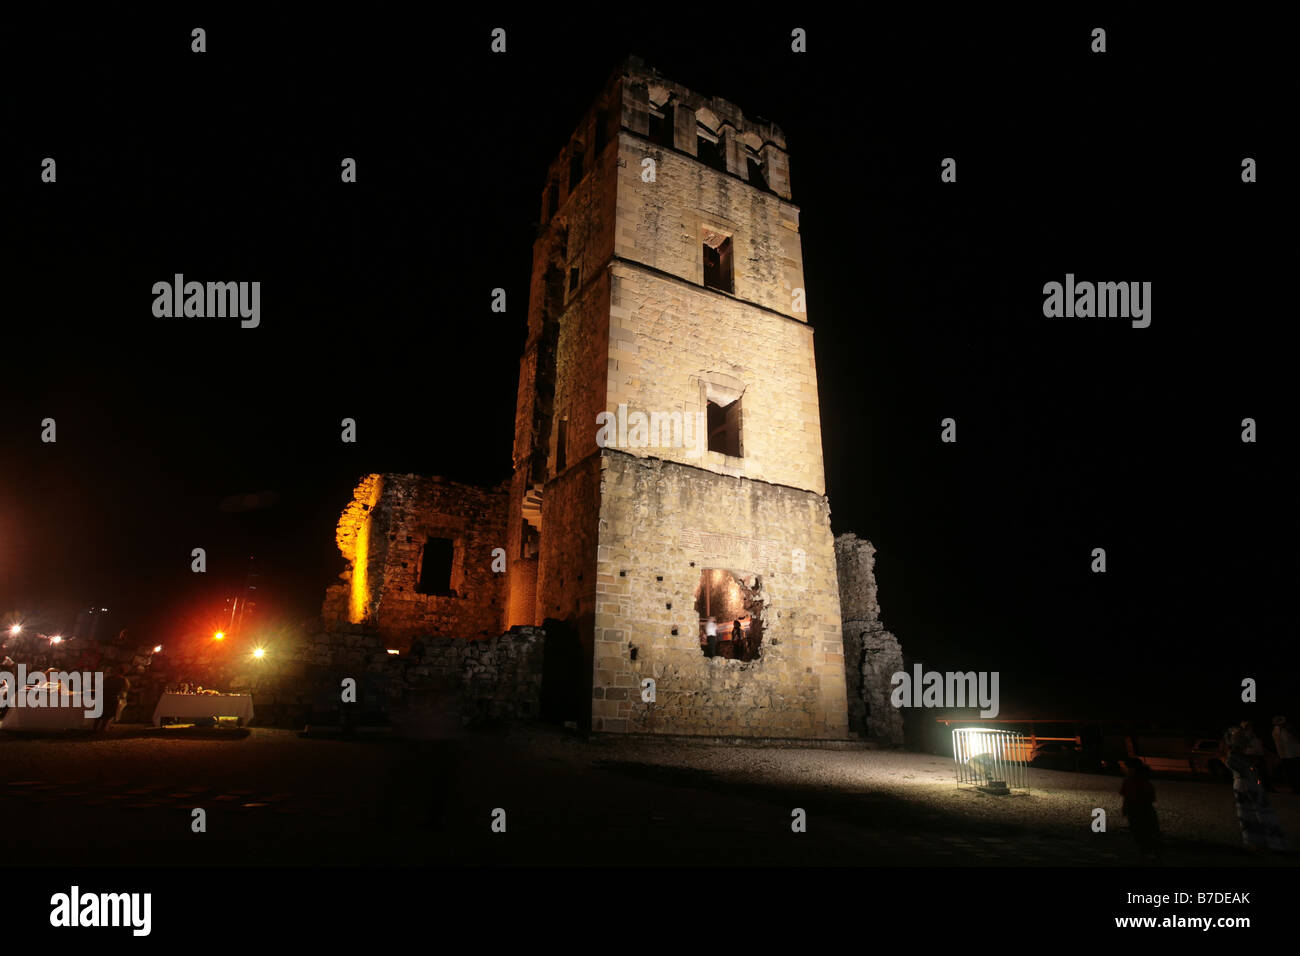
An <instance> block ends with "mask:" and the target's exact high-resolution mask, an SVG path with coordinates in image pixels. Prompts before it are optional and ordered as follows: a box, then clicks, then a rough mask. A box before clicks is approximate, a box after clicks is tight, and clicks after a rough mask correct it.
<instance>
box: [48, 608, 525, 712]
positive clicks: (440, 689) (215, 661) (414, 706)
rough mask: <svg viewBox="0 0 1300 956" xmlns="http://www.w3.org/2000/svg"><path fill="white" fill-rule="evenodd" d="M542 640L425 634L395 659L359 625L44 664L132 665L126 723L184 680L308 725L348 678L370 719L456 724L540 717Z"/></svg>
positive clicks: (122, 650) (110, 651)
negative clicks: (262, 652) (241, 643)
mask: <svg viewBox="0 0 1300 956" xmlns="http://www.w3.org/2000/svg"><path fill="white" fill-rule="evenodd" d="M545 641H546V632H545V631H543V630H542V629H541V628H534V627H518V628H512V629H511V630H510V631H509V632H507V633H505V634H499V635H494V636H493V637H491V638H488V639H486V640H477V641H467V640H464V639H461V638H428V639H424V640H422V641H421V644H422V645H423V647H422V649H420V648H417V654H415V655H403V656H396V655H392V654H389V653H388V652H387V649H386V647H385V643H386V642H385V640H384V639H382V638H381V637H380V636H379V635H378V634H376V633H374V632H372V631H369V630H368V629H365V628H359V629H354V630H343V631H327V632H326V631H322V632H318V633H315V634H299V635H297V636H289V637H281V638H280V639H278V640H277V641H276V643H275V644H274V645H273V647H272V648H271V649H270V650H269V652H268V654H267V656H266V657H264V658H261V659H254V658H252V657H251V656H250V655H248V654H247V653H243V652H242V651H241V652H237V653H231V649H229V648H225V647H222V646H220V645H217V644H214V643H213V642H211V641H195V642H193V643H191V644H188V645H186V644H177V645H174V646H171V647H169V648H165V649H164V651H163V652H161V653H157V654H154V653H150V651H149V649H148V648H136V647H127V646H117V645H93V646H92V647H89V648H75V647H74V648H69V649H67V650H65V649H62V648H61V649H60V650H59V651H57V652H56V653H55V654H54V655H49V659H48V660H45V659H42V660H41V661H40V662H39V663H40V664H42V665H45V666H48V665H51V664H52V665H54V666H57V667H60V668H63V669H72V668H73V667H74V666H75V667H76V669H78V670H91V671H94V670H102V671H104V672H106V673H107V672H108V671H110V670H112V669H115V668H117V667H119V666H122V665H125V666H126V667H127V668H128V669H129V674H128V676H129V678H130V680H131V689H130V691H129V693H128V695H127V704H126V709H125V710H124V711H123V713H122V721H123V723H148V722H149V721H151V720H152V719H153V712H154V708H155V707H156V706H157V704H158V698H159V697H160V696H161V695H162V693H163V691H164V690H165V689H166V687H167V686H168V685H169V684H180V683H182V682H185V683H189V684H192V685H195V686H203V687H207V688H211V689H214V690H220V691H223V692H233V693H250V694H252V695H253V706H254V709H255V711H256V714H255V717H254V722H255V723H256V724H258V725H260V726H279V727H299V728H301V727H302V726H303V725H304V724H306V723H309V722H311V721H312V720H313V719H316V720H320V719H322V717H323V719H324V720H326V721H327V722H328V721H332V720H333V719H336V717H337V714H338V707H339V704H340V703H341V693H342V680H343V679H344V678H345V677H351V678H353V679H354V680H356V681H357V684H358V688H359V690H360V693H361V699H360V700H359V702H358V703H359V707H360V709H361V710H364V711H365V712H366V713H368V714H370V715H372V716H374V715H380V716H381V717H388V716H391V718H392V721H393V723H395V724H398V725H402V724H408V723H411V722H412V720H415V721H416V722H420V723H423V722H426V720H427V718H436V719H437V720H439V722H441V723H443V724H445V725H447V726H459V725H461V724H472V723H475V722H478V721H482V720H488V719H519V720H526V719H533V718H535V717H536V716H537V715H538V711H539V701H540V696H541V686H542V664H543V658H544V650H545ZM69 643H75V642H69ZM35 663H38V662H33V666H34V665H35ZM313 714H315V715H316V716H315V718H313ZM446 718H450V723H449V724H448V723H447V721H446Z"/></svg>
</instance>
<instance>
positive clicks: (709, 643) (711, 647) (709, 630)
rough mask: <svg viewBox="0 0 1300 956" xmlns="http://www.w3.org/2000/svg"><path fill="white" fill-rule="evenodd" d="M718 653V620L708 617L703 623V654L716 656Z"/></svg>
mask: <svg viewBox="0 0 1300 956" xmlns="http://www.w3.org/2000/svg"><path fill="white" fill-rule="evenodd" d="M717 653H718V620H717V618H713V617H711V618H709V620H708V622H707V623H706V624H705V625H704V656H705V657H716V656H717Z"/></svg>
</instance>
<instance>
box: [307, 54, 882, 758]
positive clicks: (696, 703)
mask: <svg viewBox="0 0 1300 956" xmlns="http://www.w3.org/2000/svg"><path fill="white" fill-rule="evenodd" d="M541 202H542V210H541V211H542V215H541V222H542V225H541V228H540V230H539V233H538V237H537V240H536V242H535V244H534V255H533V273H532V281H531V287H530V289H531V291H530V301H529V309H528V335H527V341H526V344H525V348H524V354H523V356H522V358H521V360H520V373H519V391H518V402H517V406H516V423H515V439H514V451H513V461H514V471H513V475H512V477H511V478H510V479H509V480H508V482H507V483H506V484H505V485H503V486H502V488H501V489H494V490H488V491H484V490H481V489H479V490H473V489H467V488H466V486H452V485H451V484H450V483H440V484H438V485H436V486H430V487H423V486H420V485H419V484H418V481H417V480H416V479H415V476H383V477H382V482H383V483H384V487H382V488H381V489H380V490H379V492H378V497H377V499H376V501H377V502H378V504H377V506H376V505H374V504H371V505H370V507H369V509H367V508H363V507H362V506H363V505H365V504H366V503H367V502H368V501H369V498H370V497H374V496H375V494H376V492H375V488H374V487H373V486H372V485H368V484H366V483H365V482H363V483H362V486H361V487H359V488H358V491H357V495H358V497H357V500H356V501H354V503H353V505H351V506H350V510H349V511H348V512H345V514H344V519H343V521H342V522H341V523H340V532H339V536H340V537H339V541H340V548H341V549H342V550H343V552H344V555H345V556H347V557H349V558H350V559H351V560H353V567H354V568H355V567H356V561H355V558H354V556H353V555H349V553H348V543H349V542H354V541H356V540H358V539H359V538H361V537H365V534H366V532H365V531H364V530H363V525H364V524H365V515H367V514H369V513H370V511H374V510H377V511H378V513H379V514H380V515H381V516H382V522H383V524H382V527H378V525H377V527H376V529H375V530H373V531H371V532H370V533H369V537H368V541H369V545H368V547H369V549H370V550H369V554H368V564H367V566H368V568H369V571H368V576H365V584H366V587H365V588H362V589H361V590H362V591H366V590H367V589H368V594H358V587H357V580H358V578H357V576H356V574H355V572H353V573H352V575H351V576H349V575H345V581H344V582H343V583H342V584H340V585H338V586H336V588H335V589H333V590H332V591H331V595H330V597H329V598H327V601H326V609H325V610H326V617H327V619H331V620H334V621H338V620H341V619H343V617H344V616H345V615H346V614H347V613H348V609H349V608H352V609H353V612H352V613H353V616H352V618H351V621H352V623H354V624H355V623H356V622H357V615H356V612H355V608H357V607H358V606H360V605H361V604H364V606H365V608H366V609H367V610H366V611H365V612H364V614H363V615H362V617H363V618H364V622H363V623H364V625H366V626H373V627H375V628H377V629H379V630H381V631H384V630H387V629H393V628H396V629H398V630H399V631H400V633H401V635H402V636H403V637H404V638H406V639H408V640H409V638H410V637H412V636H418V634H420V633H423V632H424V631H428V630H429V629H430V627H431V626H433V631H432V632H433V633H447V632H448V629H449V628H454V627H458V626H459V627H461V628H463V636H466V637H473V636H476V635H479V634H482V633H485V632H486V631H487V630H493V629H495V631H496V632H500V631H501V630H504V629H506V628H508V627H512V626H539V625H540V626H543V627H545V629H546V675H545V679H544V683H543V693H542V700H543V708H542V709H543V711H544V716H550V717H552V718H555V719H564V720H570V721H574V722H575V723H577V724H578V725H579V726H582V727H590V728H591V729H593V730H596V731H603V732H653V733H670V734H696V735H738V736H753V737H821V738H838V737H845V736H847V735H848V734H849V729H850V728H849V712H850V707H849V703H848V700H847V691H846V681H845V657H844V643H843V642H844V633H843V631H842V623H841V612H840V601H841V593H842V592H843V591H844V589H845V588H847V589H848V593H851V592H853V590H854V588H856V587H858V583H857V582H856V581H855V580H854V579H853V576H852V574H850V575H848V576H847V578H846V579H845V580H841V578H844V577H845V575H842V574H838V573H837V567H836V547H835V541H834V539H833V536H832V532H831V525H830V505H829V502H828V501H827V498H826V496H825V490H826V489H825V479H824V474H823V462H822V445H821V425H820V409H819V405H818V396H817V376H816V367H815V364H814V354H813V331H812V328H811V327H810V326H809V324H808V322H807V319H808V314H807V312H806V305H805V301H804V292H803V258H802V253H801V249H800V239H799V210H798V208H797V207H796V206H794V205H793V203H792V202H791V193H790V171H789V162H788V158H787V155H786V144H785V137H784V135H783V134H782V132H781V131H780V130H779V129H778V128H777V127H775V126H773V125H771V124H770V123H766V122H760V121H755V120H753V119H750V118H747V117H746V116H744V114H743V113H742V112H741V111H740V109H739V108H737V107H736V106H734V105H732V104H730V103H727V102H726V101H723V100H720V99H716V98H713V99H709V98H706V97H703V96H700V95H698V94H695V93H693V92H691V91H690V90H687V89H685V88H684V87H681V86H679V85H677V84H675V83H672V82H671V81H669V80H666V79H664V78H663V77H661V76H659V75H658V74H657V73H655V72H653V71H652V70H649V69H647V68H646V67H644V66H643V65H642V64H641V63H640V62H639V61H638V60H636V59H635V58H632V59H629V60H628V61H627V62H626V63H625V64H624V65H623V66H622V67H621V68H620V69H619V70H617V71H615V73H614V75H613V76H612V77H611V79H610V81H609V83H608V84H607V85H606V87H605V89H604V90H603V91H602V92H601V95H600V96H599V97H598V98H597V100H596V102H595V103H594V104H593V105H592V107H591V109H590V110H589V111H588V113H587V115H586V116H585V117H584V118H583V120H582V122H581V123H580V124H579V125H578V128H577V130H576V131H575V133H574V135H573V137H572V138H571V140H570V142H569V145H568V146H567V147H566V148H565V149H564V150H563V151H562V152H561V154H560V155H559V156H558V157H557V158H556V159H555V161H554V163H553V164H552V166H551V168H550V170H549V171H548V175H547V179H546V184H545V186H544V187H543V190H542V197H541ZM611 419H612V420H611ZM602 426H604V427H602ZM374 477H378V476H374ZM395 478H400V480H399V481H398V482H397V483H396V484H394V479H395ZM399 488H400V489H404V490H403V493H402V494H400V495H399V494H397V492H396V490H394V489H399ZM362 498H366V499H367V501H366V502H363V501H362V500H361V499H362ZM375 520H378V519H375ZM474 522H482V527H481V528H475V527H473V524H474ZM412 529H414V530H412ZM439 529H442V530H439ZM453 531H454V532H455V533H456V534H459V535H460V536H461V537H460V538H459V539H458V540H459V541H463V544H464V547H465V548H466V549H468V550H466V551H465V558H464V561H463V564H462V565H461V568H462V570H461V571H460V572H459V573H461V575H462V580H464V581H466V582H472V586H471V584H467V585H466V589H465V593H466V594H469V595H472V596H473V600H463V601H460V602H459V603H457V604H454V606H453V605H452V604H447V602H446V600H444V599H437V598H435V599H432V600H429V599H422V598H416V597H413V596H412V595H411V594H410V593H409V587H410V583H411V581H412V580H413V579H414V578H418V577H419V575H418V573H417V572H415V570H414V568H413V567H412V565H413V564H414V562H415V561H416V560H417V557H418V556H417V554H416V552H418V551H419V548H420V542H421V541H422V540H424V539H425V538H427V537H428V536H429V535H430V534H446V535H451V534H452V532H453ZM408 536H409V537H408ZM345 539H346V540H345ZM497 542H505V552H506V566H505V570H504V572H502V573H496V572H491V573H489V574H487V575H486V576H484V575H483V574H480V573H477V572H474V573H471V565H472V564H473V563H474V562H478V563H480V564H481V569H479V570H481V571H486V570H487V569H488V567H489V563H490V560H491V558H490V554H489V552H490V550H491V547H492V546H493V545H494V544H495V543H497ZM353 547H354V550H355V545H353ZM376 549H386V550H382V551H380V550H376ZM457 554H458V555H459V554H461V546H460V545H458V546H457ZM867 570H868V573H869V571H870V568H867ZM872 587H873V589H874V584H872ZM461 590H462V589H459V588H457V592H458V594H459V593H461ZM873 594H874V590H873ZM444 605H446V606H445V607H444ZM471 605H473V606H471ZM493 613H495V615H496V616H495V618H493V617H492V614H493ZM708 616H714V617H717V618H718V620H719V630H720V631H721V633H720V635H719V644H718V647H717V653H716V654H715V656H708V655H706V652H705V647H703V646H702V643H701V641H702V638H703V633H704V627H703V623H702V621H703V619H704V618H706V617H708ZM489 622H490V623H489ZM733 624H738V625H739V628H740V630H739V632H738V633H739V634H740V635H742V636H741V637H735V634H734V633H733V632H735V627H734V626H733ZM857 643H860V642H858V641H857V640H856V634H855V653H858V648H857V646H856V645H857ZM850 666H851V669H852V671H853V674H854V676H855V678H856V677H857V675H858V674H859V673H860V670H859V668H860V667H861V661H860V660H858V659H855V660H853V661H852V662H851V664H850ZM852 686H853V688H854V690H855V692H858V690H859V686H860V681H858V680H856V679H855V681H854V682H853V683H852ZM651 689H653V693H651ZM865 694H866V691H861V692H860V694H859V696H865ZM855 713H856V714H858V715H859V719H858V720H855V724H856V725H858V727H861V724H862V720H861V717H862V708H861V707H860V706H858V707H857V708H856V710H855ZM855 729H857V728H855Z"/></svg>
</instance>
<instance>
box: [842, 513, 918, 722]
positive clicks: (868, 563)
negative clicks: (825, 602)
mask: <svg viewBox="0 0 1300 956" xmlns="http://www.w3.org/2000/svg"><path fill="white" fill-rule="evenodd" d="M875 554H876V548H875V546H874V545H873V544H872V543H871V542H870V541H867V540H865V539H863V538H859V537H858V536H857V535H855V534H842V535H839V536H838V537H837V538H836V539H835V567H836V571H837V573H838V576H839V585H840V622H841V627H842V628H843V631H844V680H845V683H846V685H847V691H848V699H849V730H850V731H855V732H857V733H860V734H867V735H870V736H872V737H877V738H879V739H880V740H882V741H884V742H886V743H889V744H893V745H895V746H901V745H902V743H903V715H902V714H901V713H899V711H898V709H897V708H896V707H894V706H893V705H892V704H891V703H890V702H889V696H890V691H891V690H892V686H891V684H890V678H891V677H892V676H893V675H894V674H896V673H898V672H899V671H901V670H902V669H903V648H902V645H900V644H899V643H898V638H896V637H894V635H893V634H891V633H889V631H887V630H885V626H884V624H882V623H881V621H880V604H879V602H878V601H877V599H876V572H875V567H876V559H875Z"/></svg>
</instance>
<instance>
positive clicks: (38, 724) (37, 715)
mask: <svg viewBox="0 0 1300 956" xmlns="http://www.w3.org/2000/svg"><path fill="white" fill-rule="evenodd" d="M32 686H33V685H28V688H29V690H30V689H31V688H32ZM45 691H46V693H47V694H48V695H49V697H48V699H49V700H50V702H51V703H53V701H54V696H55V695H56V694H57V695H58V696H59V698H60V701H59V702H60V704H61V705H62V706H59V707H10V708H9V712H8V713H6V714H5V718H4V720H3V721H0V730H91V729H93V728H94V726H95V718H93V717H87V716H86V708H85V706H84V705H83V704H82V703H81V692H80V691H78V692H77V693H75V694H70V693H68V691H66V690H64V689H62V688H60V687H58V685H55V684H46V685H45ZM104 704H105V707H107V706H108V704H109V702H108V701H105V702H104ZM112 704H113V706H114V707H116V705H117V701H113V702H112Z"/></svg>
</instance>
